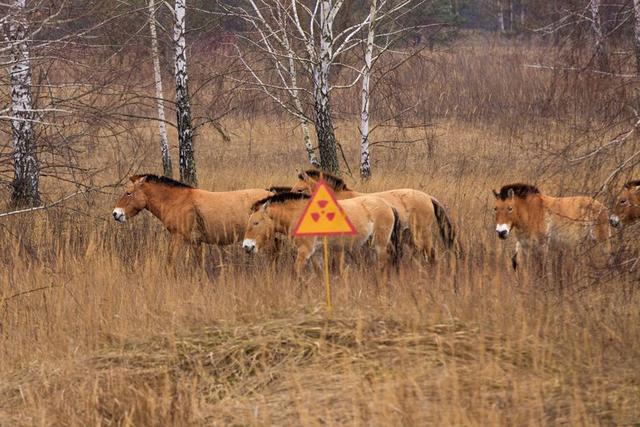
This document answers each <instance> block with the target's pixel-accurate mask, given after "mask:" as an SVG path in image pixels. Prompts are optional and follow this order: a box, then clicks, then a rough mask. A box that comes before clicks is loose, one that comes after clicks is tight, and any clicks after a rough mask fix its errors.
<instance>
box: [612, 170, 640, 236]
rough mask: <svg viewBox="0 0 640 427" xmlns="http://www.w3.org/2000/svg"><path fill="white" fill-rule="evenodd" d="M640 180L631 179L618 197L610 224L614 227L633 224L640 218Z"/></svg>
mask: <svg viewBox="0 0 640 427" xmlns="http://www.w3.org/2000/svg"><path fill="white" fill-rule="evenodd" d="M639 193H640V180H637V181H629V182H627V183H626V184H625V185H624V187H622V191H621V192H620V194H618V197H616V202H615V204H614V205H613V209H612V211H613V213H612V214H611V216H610V217H609V224H611V225H612V226H613V227H616V228H617V227H620V226H621V225H628V224H632V223H634V222H635V221H637V220H638V219H640V194H639Z"/></svg>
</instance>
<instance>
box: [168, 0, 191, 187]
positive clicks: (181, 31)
mask: <svg viewBox="0 0 640 427" xmlns="http://www.w3.org/2000/svg"><path fill="white" fill-rule="evenodd" d="M185 14H186V0H176V2H175V8H174V15H175V25H174V31H173V41H174V44H175V51H176V52H175V53H176V55H175V62H176V64H175V74H176V116H177V125H178V147H179V152H180V180H181V181H182V182H184V183H186V184H190V185H197V178H196V163H195V157H194V143H193V129H192V126H191V105H190V101H189V84H188V83H189V82H188V80H189V79H188V74H187V45H186V40H185V32H186V25H185Z"/></svg>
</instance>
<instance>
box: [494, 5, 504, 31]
mask: <svg viewBox="0 0 640 427" xmlns="http://www.w3.org/2000/svg"><path fill="white" fill-rule="evenodd" d="M496 4H497V7H498V30H500V32H501V33H504V32H505V31H506V28H505V25H504V5H503V0H497V2H496Z"/></svg>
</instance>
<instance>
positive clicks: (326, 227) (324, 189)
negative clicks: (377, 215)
mask: <svg viewBox="0 0 640 427" xmlns="http://www.w3.org/2000/svg"><path fill="white" fill-rule="evenodd" d="M336 234H347V235H353V234H356V229H355V227H354V226H353V224H351V222H350V221H349V218H347V215H346V214H345V213H344V211H343V210H342V208H341V207H340V205H339V204H338V201H337V200H336V197H335V196H334V195H333V191H332V190H331V188H330V187H329V186H328V185H327V183H326V182H325V181H324V180H323V179H321V180H320V181H318V183H317V185H316V188H315V190H314V192H313V195H312V196H311V199H310V200H309V203H308V204H307V207H306V208H305V210H304V212H303V213H302V216H301V217H300V219H299V220H298V225H296V228H295V229H294V232H293V235H294V236H327V235H336Z"/></svg>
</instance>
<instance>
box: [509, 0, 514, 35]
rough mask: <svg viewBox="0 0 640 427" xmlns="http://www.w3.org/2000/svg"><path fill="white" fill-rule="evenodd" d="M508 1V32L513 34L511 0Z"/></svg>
mask: <svg viewBox="0 0 640 427" xmlns="http://www.w3.org/2000/svg"><path fill="white" fill-rule="evenodd" d="M508 1H509V31H510V32H513V0H508Z"/></svg>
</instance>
